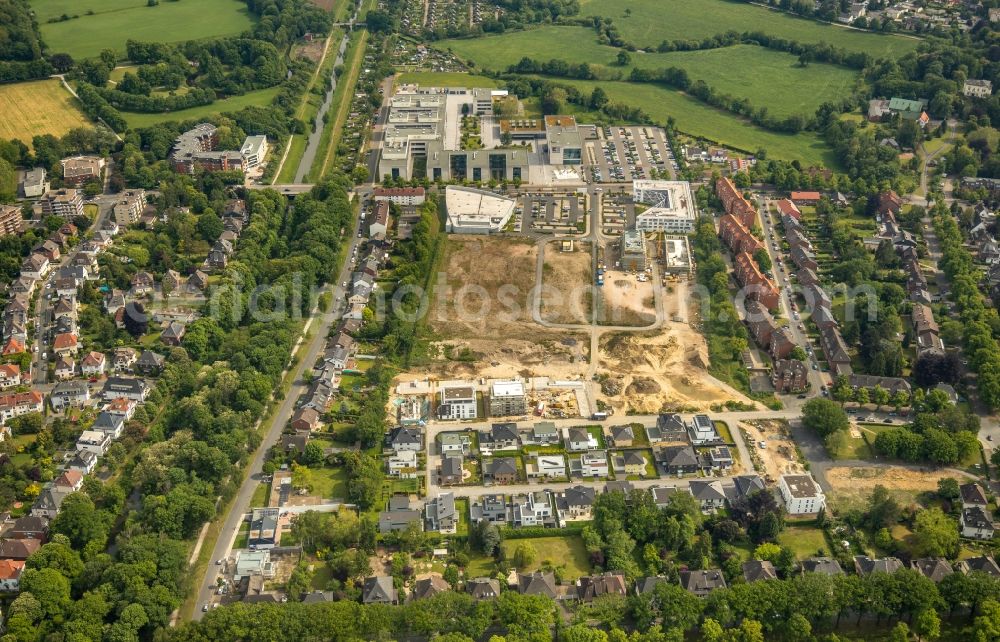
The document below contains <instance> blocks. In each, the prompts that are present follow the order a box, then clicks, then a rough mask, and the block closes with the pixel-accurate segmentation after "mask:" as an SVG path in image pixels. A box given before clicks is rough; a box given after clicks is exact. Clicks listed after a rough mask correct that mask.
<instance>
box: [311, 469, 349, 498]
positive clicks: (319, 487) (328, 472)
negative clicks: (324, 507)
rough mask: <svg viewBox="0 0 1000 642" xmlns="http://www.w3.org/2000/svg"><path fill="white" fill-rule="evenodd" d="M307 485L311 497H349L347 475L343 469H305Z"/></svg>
mask: <svg viewBox="0 0 1000 642" xmlns="http://www.w3.org/2000/svg"><path fill="white" fill-rule="evenodd" d="M303 472H304V475H303V478H304V480H305V484H306V485H307V486H309V487H310V488H311V489H312V491H311V492H310V494H311V495H315V496H316V497H320V498H322V499H343V498H344V497H346V496H347V473H346V471H344V470H343V469H341V468H327V467H323V468H304V469H303Z"/></svg>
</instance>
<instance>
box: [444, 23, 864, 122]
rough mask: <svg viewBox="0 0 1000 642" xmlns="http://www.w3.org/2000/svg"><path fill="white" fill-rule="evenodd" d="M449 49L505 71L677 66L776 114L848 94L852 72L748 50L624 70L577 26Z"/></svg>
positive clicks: (634, 61)
mask: <svg viewBox="0 0 1000 642" xmlns="http://www.w3.org/2000/svg"><path fill="white" fill-rule="evenodd" d="M437 46H439V47H441V48H444V49H450V50H452V51H454V52H455V53H456V54H458V55H459V56H461V57H463V58H466V59H467V60H471V61H472V62H474V63H475V64H476V65H477V66H479V67H481V68H484V69H494V70H506V69H507V68H508V67H509V66H511V65H514V64H516V63H517V62H518V61H519V60H521V58H522V57H524V56H526V55H529V56H530V57H532V58H533V59H535V60H539V61H548V60H551V59H559V60H565V61H566V62H568V63H572V64H578V63H580V62H583V61H586V62H588V63H590V64H591V65H597V66H599V67H600V68H599V69H598V76H599V77H600V78H602V79H612V78H615V77H617V76H618V75H619V74H620V75H621V77H623V78H628V75H629V73H630V72H631V68H632V66H635V67H639V68H641V69H662V68H666V67H679V68H681V69H684V70H686V71H687V72H688V75H689V76H690V78H691V80H692V81H694V80H703V81H705V82H706V83H707V84H708V85H709V86H710V87H712V88H713V89H714V90H716V91H718V92H722V93H724V94H729V95H730V96H734V97H738V98H746V99H748V100H749V101H750V102H751V103H752V104H753V105H754V107H767V109H768V111H769V112H770V113H771V114H773V115H775V116H779V117H784V116H790V115H792V114H802V115H811V114H813V113H814V112H815V111H816V109H817V108H818V107H819V106H820V105H822V104H823V103H824V102H827V101H835V100H839V99H840V98H842V97H843V96H844V95H846V94H850V93H851V92H852V91H853V89H854V85H855V84H856V83H857V81H858V73H857V72H855V71H853V70H851V69H847V68H844V67H839V66H836V65H827V64H821V63H812V64H810V65H809V66H808V67H801V66H799V64H798V58H797V57H796V56H793V55H791V54H787V53H783V52H780V51H773V50H771V49H765V48H764V47H758V46H754V45H737V46H734V47H723V48H721V49H706V50H701V51H679V52H673V53H665V54H660V53H634V54H631V65H630V66H627V67H619V66H618V65H617V64H616V58H617V56H618V49H616V48H614V47H608V46H605V45H601V44H598V43H597V37H596V35H595V34H594V32H593V30H591V29H586V28H583V27H542V28H540V29H531V30H528V31H515V32H510V33H507V34H503V35H500V36H491V37H485V38H473V39H457V40H445V41H442V42H441V43H439V44H438V45H437Z"/></svg>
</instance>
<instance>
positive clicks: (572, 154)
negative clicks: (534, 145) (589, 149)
mask: <svg viewBox="0 0 1000 642" xmlns="http://www.w3.org/2000/svg"><path fill="white" fill-rule="evenodd" d="M545 144H546V146H547V148H548V156H547V158H548V161H549V164H550V165H580V164H581V163H582V162H583V136H582V135H581V134H580V130H579V128H578V127H577V126H576V118H574V117H573V116H546V117H545Z"/></svg>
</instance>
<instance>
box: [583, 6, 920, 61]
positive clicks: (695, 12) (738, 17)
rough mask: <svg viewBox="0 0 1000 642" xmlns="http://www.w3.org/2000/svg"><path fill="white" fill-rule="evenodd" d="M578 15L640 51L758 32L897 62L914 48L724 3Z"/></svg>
mask: <svg viewBox="0 0 1000 642" xmlns="http://www.w3.org/2000/svg"><path fill="white" fill-rule="evenodd" d="M580 15H581V16H594V15H599V16H605V17H608V18H611V19H612V20H613V21H614V25H615V27H617V29H618V31H619V33H621V35H622V37H623V38H625V40H627V41H629V42H631V43H632V44H634V45H636V46H637V47H639V48H640V49H641V48H650V47H656V45H658V44H659V43H660V42H662V41H663V40H693V39H701V38H708V37H711V36H715V35H718V34H720V33H725V32H726V31H739V32H743V31H762V32H765V33H769V34H773V35H775V36H780V37H782V38H787V39H789V40H797V41H799V42H812V43H818V42H826V43H828V44H831V45H833V46H835V47H841V48H843V49H847V50H849V51H860V52H866V53H869V54H871V55H872V56H875V57H885V56H891V57H900V56H903V55H905V54H906V53H908V52H910V51H913V50H915V49H916V48H917V45H918V44H919V43H920V40H919V39H917V38H911V37H906V36H900V35H883V34H875V33H869V32H864V31H858V30H854V29H848V28H846V27H840V26H837V25H826V24H822V23H819V22H815V21H813V20H808V19H804V18H796V17H794V16H790V15H788V14H785V13H780V12H777V11H771V10H770V9H765V8H764V7H758V6H752V5H750V4H743V3H739V2H726V1H725V0H698V1H697V2H692V1H691V0H618V2H614V3H610V2H604V1H602V0H580ZM665 16H669V18H668V19H664V17H665Z"/></svg>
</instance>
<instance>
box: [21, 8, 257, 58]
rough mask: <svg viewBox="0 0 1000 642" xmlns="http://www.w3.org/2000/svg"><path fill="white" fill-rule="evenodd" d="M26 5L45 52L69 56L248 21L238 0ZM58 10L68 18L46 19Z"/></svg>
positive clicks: (213, 31)
mask: <svg viewBox="0 0 1000 642" xmlns="http://www.w3.org/2000/svg"><path fill="white" fill-rule="evenodd" d="M31 8H32V9H33V10H34V11H35V13H36V15H37V16H38V23H39V27H40V28H41V32H42V38H43V39H44V40H45V43H46V44H47V45H48V49H49V51H51V52H53V53H68V54H70V55H71V56H73V57H74V58H91V57H94V56H96V55H98V54H99V53H100V52H101V50H102V49H113V50H115V51H116V52H118V54H119V55H120V56H124V54H125V41H126V40H129V39H131V40H143V41H147V42H181V41H185V40H201V39H203V38H211V37H214V36H227V35H235V34H239V33H242V32H243V31H245V30H247V29H249V28H250V27H251V26H252V25H253V18H252V17H251V15H250V13H249V12H248V11H247V6H246V4H245V3H244V2H241V1H240V0H197V1H195V2H192V1H190V0H189V1H186V2H162V3H160V4H159V5H157V6H155V7H149V6H146V0H32V1H31ZM88 12H90V13H88ZM63 15H67V16H70V18H71V19H69V20H64V21H60V22H48V20H49V19H58V18H59V17H60V16H63ZM73 16H78V17H75V18H74V17H73Z"/></svg>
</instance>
